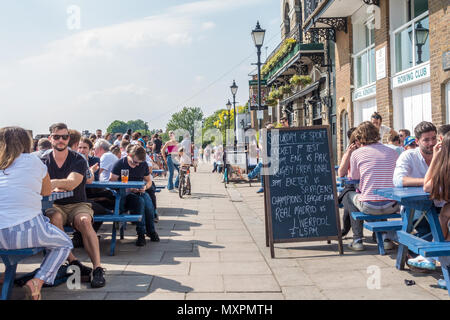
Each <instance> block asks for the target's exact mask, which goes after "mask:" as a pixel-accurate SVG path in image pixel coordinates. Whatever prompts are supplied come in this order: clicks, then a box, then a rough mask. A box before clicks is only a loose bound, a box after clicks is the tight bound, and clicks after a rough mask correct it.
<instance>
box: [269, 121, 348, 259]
mask: <svg viewBox="0 0 450 320" xmlns="http://www.w3.org/2000/svg"><path fill="white" fill-rule="evenodd" d="M323 129H325V130H326V135H327V139H326V140H325V141H327V144H328V148H325V149H324V150H322V151H327V152H328V159H329V161H328V162H329V172H330V176H331V187H332V195H333V202H334V203H331V201H330V199H328V207H329V209H331V210H333V211H334V215H328V217H329V218H331V217H334V218H335V221H332V222H333V224H334V223H335V225H336V230H335V231H336V232H335V234H333V235H327V236H320V235H319V236H314V237H291V238H287V237H281V238H277V239H275V238H274V226H273V222H272V218H273V216H272V204H271V203H272V201H271V198H272V197H271V196H272V190H271V187H272V186H271V185H270V182H271V180H270V176H269V175H264V186H265V187H264V208H265V229H266V246H267V247H270V254H271V257H272V258H274V257H275V248H274V244H275V243H290V242H310V241H328V243H330V241H331V240H337V241H338V250H339V254H340V255H342V254H344V251H343V245H342V234H341V226H340V216H339V207H338V200H337V199H338V198H337V190H336V174H335V169H334V158H333V152H332V146H331V132H330V126H328V125H322V126H310V127H295V128H279V129H269V130H267V132H268V134H267V136H269V133H270V132H271V131H273V130H279V133H280V135H281V134H282V133H283V132H294V131H295V132H305V131H306V132H311V131H320V130H322V131H323ZM268 140H269V139H268ZM268 144H269V142H268V141H266V143H265V147H266V148H268ZM293 144H295V143H293ZM298 144H299V145H300V144H304V143H298ZM312 144H316V145H319V144H320V143H317V142H316V143H314V142H310V143H309V145H312ZM322 144H323V143H322ZM305 145H306V144H305ZM297 148H299V147H297ZM301 148H303V147H301ZM318 148H319V147H316V149H317V150H318ZM297 153H298V149H297ZM267 154H268V155H269V152H267ZM321 157H322V158H321ZM319 159H323V155H322V156H319ZM280 162H281V161H280ZM264 167H266V168H267V167H268V165H267V164H264ZM305 181H306V180H305ZM328 190H329V189H328ZM327 222H328V220H327ZM331 228H332V226H331ZM289 230H291V229H289ZM293 230H295V223H294V229H293ZM332 230H333V233H334V228H332ZM327 231H330V230H327ZM293 232H294V231H292V233H293Z"/></svg>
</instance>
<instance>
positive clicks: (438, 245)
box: [397, 231, 450, 257]
mask: <svg viewBox="0 0 450 320" xmlns="http://www.w3.org/2000/svg"><path fill="white" fill-rule="evenodd" d="M397 235H398V241H399V242H400V243H402V244H404V245H405V246H407V247H408V249H409V250H411V251H412V252H415V253H417V254H420V255H421V256H423V257H442V256H450V242H429V241H426V240H423V239H420V238H417V237H416V236H413V235H412V234H409V233H407V232H405V231H397Z"/></svg>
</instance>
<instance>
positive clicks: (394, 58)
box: [390, 10, 431, 76]
mask: <svg viewBox="0 0 450 320" xmlns="http://www.w3.org/2000/svg"><path fill="white" fill-rule="evenodd" d="M427 16H429V11H428V10H427V11H425V12H424V13H422V14H420V15H418V16H417V17H416V18H414V19H412V20H410V21H408V22H407V23H405V24H404V25H402V26H400V27H398V28H397V29H395V30H394V31H392V32H391V34H390V36H391V48H392V53H393V57H392V59H391V61H392V64H393V68H392V75H393V76H395V75H397V74H402V73H406V72H408V71H409V70H412V69H414V68H416V67H417V66H421V65H423V64H427V63H429V62H430V60H427V61H424V62H422V63H421V64H416V29H415V28H414V26H415V24H416V23H417V22H418V21H420V20H422V19H424V18H426V17H427ZM409 27H411V29H412V35H411V37H412V60H413V65H412V67H410V68H407V69H405V70H402V71H398V72H397V59H396V58H397V51H396V49H397V48H396V46H395V36H396V35H397V34H398V33H400V32H402V31H403V30H405V29H407V28H409ZM428 41H429V40H428ZM430 54H431V52H430Z"/></svg>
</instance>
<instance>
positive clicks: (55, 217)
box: [47, 211, 77, 262]
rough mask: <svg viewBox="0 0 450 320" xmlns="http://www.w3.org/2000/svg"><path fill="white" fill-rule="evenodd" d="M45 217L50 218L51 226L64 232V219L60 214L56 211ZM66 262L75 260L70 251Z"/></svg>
mask: <svg viewBox="0 0 450 320" xmlns="http://www.w3.org/2000/svg"><path fill="white" fill-rule="evenodd" d="M47 216H48V217H49V218H50V223H51V224H53V225H54V226H55V227H57V228H58V229H60V230H62V231H64V219H63V217H62V215H61V213H59V212H58V211H54V212H52V213H51V214H47ZM67 260H68V261H69V262H72V261H74V260H77V258H76V257H75V256H74V255H73V253H72V251H71V252H70V253H69V256H68V257H67Z"/></svg>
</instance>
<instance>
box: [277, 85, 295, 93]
mask: <svg viewBox="0 0 450 320" xmlns="http://www.w3.org/2000/svg"><path fill="white" fill-rule="evenodd" d="M280 91H281V93H282V94H290V93H291V92H292V87H291V85H289V84H287V85H284V86H282V87H281V88H280Z"/></svg>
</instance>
